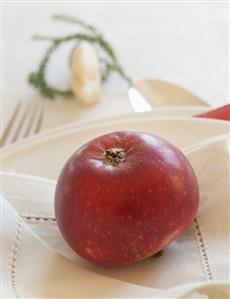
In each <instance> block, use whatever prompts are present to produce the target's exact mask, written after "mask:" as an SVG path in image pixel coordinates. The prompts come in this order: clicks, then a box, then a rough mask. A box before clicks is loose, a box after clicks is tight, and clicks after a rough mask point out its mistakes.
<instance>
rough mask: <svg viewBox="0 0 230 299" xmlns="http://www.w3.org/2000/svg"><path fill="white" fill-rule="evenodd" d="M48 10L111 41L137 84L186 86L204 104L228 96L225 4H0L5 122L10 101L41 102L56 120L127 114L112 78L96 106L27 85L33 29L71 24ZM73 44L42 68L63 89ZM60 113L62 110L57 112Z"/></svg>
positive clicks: (40, 46) (40, 47)
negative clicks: (162, 82) (159, 81)
mask: <svg viewBox="0 0 230 299" xmlns="http://www.w3.org/2000/svg"><path fill="white" fill-rule="evenodd" d="M53 14H65V15H70V16H76V17H78V18H80V19H82V20H84V21H86V22H88V23H90V24H93V25H95V26H96V27H97V28H98V29H99V30H100V31H101V32H102V33H103V34H104V36H105V37H106V38H107V39H108V40H109V41H110V43H111V44H112V45H113V48H114V49H115V52H116V54H117V56H118V58H119V61H120V63H121V65H122V66H123V68H124V69H125V71H126V73H127V74H128V75H129V76H130V77H131V78H132V80H133V81H137V80H140V79H144V78H154V79H162V80H167V81H169V82H171V83H176V84H178V85H180V86H183V87H184V88H186V89H188V90H190V91H192V92H193V93H194V94H196V95H198V96H199V97H201V98H202V99H204V100H205V101H207V102H208V103H209V104H210V105H211V106H217V105H221V104H224V103H226V102H227V101H228V87H229V86H228V80H229V78H228V73H229V70H228V65H229V63H228V53H229V49H228V34H229V32H228V3H227V2H194V3H190V2H187V3H186V2H184V3H181V2H172V3H168V2H167V3H160V2H152V3H141V2H140V3H132V2H130V3H126V2H125V1H124V2H123V3H114V2H113V3H109V2H107V3H105V2H100V1H97V2H95V3H92V2H91V3H83V2H76V3H68V2H66V3H65V2H63V3H59V2H57V3H54V2H53V3H52V2H48V3H45V2H34V3H33V2H22V3H17V2H14V3H7V2H5V3H3V13H2V18H3V19H2V30H3V61H2V62H3V103H4V105H3V112H4V122H5V121H7V115H9V113H10V111H11V109H13V108H12V107H13V106H14V105H15V102H16V101H19V100H20V101H21V100H23V101H24V100H29V101H42V102H43V103H44V104H45V105H46V106H47V107H46V108H47V111H48V112H47V113H48V115H49V117H48V118H46V120H45V121H46V124H44V125H45V126H46V127H47V128H48V127H52V126H54V125H55V124H56V123H57V122H60V123H61V122H67V121H68V120H73V119H74V120H76V121H85V120H91V119H96V118H100V117H104V116H109V115H116V114H119V113H125V112H131V111H132V108H131V107H130V104H129V102H128V100H127V90H128V87H127V85H126V84H125V83H124V81H122V80H121V79H120V78H119V77H118V76H117V75H115V74H114V75H112V76H111V77H110V79H109V81H108V82H107V83H106V84H104V85H103V96H102V101H101V103H100V104H98V105H95V106H94V107H88V108H85V107H82V106H80V105H78V104H77V103H76V102H74V101H68V100H63V99H61V98H59V99H57V100H55V101H49V100H44V99H43V97H42V96H40V95H39V93H37V92H36V91H35V90H33V89H32V88H31V87H30V86H29V85H28V83H27V77H28V74H29V73H30V72H31V71H34V70H36V69H37V67H38V64H39V62H40V60H41V58H42V56H43V54H44V51H45V50H46V49H47V47H48V45H49V43H47V42H44V41H33V40H32V39H31V38H32V36H33V35H35V34H42V35H47V36H61V35H68V34H71V33H74V32H76V31H79V28H78V27H77V26H75V25H74V24H68V23H62V22H57V21H54V20H52V19H51V16H52V15H53ZM71 47H73V43H69V44H66V45H64V46H63V47H62V48H61V49H60V50H58V51H57V53H55V55H54V57H53V58H52V60H51V62H50V64H49V69H48V72H47V79H48V80H49V82H50V83H51V84H53V85H54V86H58V87H60V88H64V87H68V84H69V83H68V82H69V74H70V68H69V53H70V50H71ZM63 111H65V113H63Z"/></svg>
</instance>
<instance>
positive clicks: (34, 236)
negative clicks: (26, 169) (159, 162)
mask: <svg viewBox="0 0 230 299" xmlns="http://www.w3.org/2000/svg"><path fill="white" fill-rule="evenodd" d="M184 152H185V154H186V156H187V157H188V159H189V160H190V161H191V163H192V165H193V167H194V170H195V172H196V175H197V178H198V182H199V188H200V195H201V200H200V207H199V211H198V214H197V218H196V220H195V221H194V223H193V225H191V227H190V228H189V229H188V230H187V232H186V233H185V234H184V235H183V236H181V237H180V238H178V239H177V240H176V241H174V242H173V243H172V244H170V245H169V246H168V248H167V249H166V250H165V253H164V255H163V256H162V257H159V258H154V257H152V258H149V259H147V260H145V261H143V262H140V263H137V264H135V265H131V266H127V267H121V268H116V269H114V268H105V267H99V266H95V265H93V264H90V263H88V262H87V261H84V260H83V259H81V258H80V257H78V256H76V255H75V254H74V253H73V252H72V251H71V249H70V248H69V247H68V246H67V245H66V243H65V242H64V241H63V239H62V237H61V236H60V233H59V231H58V229H57V226H56V223H55V219H54V212H53V195H54V189H55V182H54V181H51V180H48V179H43V178H39V177H32V176H25V175H20V174H15V173H2V182H3V197H2V199H1V202H2V207H3V209H2V211H3V213H2V216H3V219H2V220H3V221H2V229H1V239H2V247H3V251H2V255H1V258H2V261H1V262H2V266H3V267H2V270H3V271H2V277H1V279H2V285H3V298H187V299H188V298H189V299H191V298H197V299H198V298H203V299H207V298H218V299H221V298H229V296H230V294H229V285H228V284H227V283H224V281H228V280H229V266H230V265H229V236H230V235H229V219H228V218H229V136H228V135H224V136H218V137H215V138H212V139H208V140H204V141H203V142H201V143H199V144H195V145H193V146H192V147H190V148H187V149H185V150H184Z"/></svg>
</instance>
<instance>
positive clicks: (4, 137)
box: [0, 102, 22, 147]
mask: <svg viewBox="0 0 230 299" xmlns="http://www.w3.org/2000/svg"><path fill="white" fill-rule="evenodd" d="M21 105H22V103H21V102H19V103H18V104H17V106H16V108H15V110H14V112H13V114H12V116H11V118H10V119H9V121H8V123H7V125H6V128H5V130H4V132H3V134H2V138H1V139H0V147H2V146H4V145H5V144H6V141H7V139H8V136H9V134H10V131H11V129H12V126H13V124H14V121H15V119H16V117H17V115H18V112H19V110H20V108H21Z"/></svg>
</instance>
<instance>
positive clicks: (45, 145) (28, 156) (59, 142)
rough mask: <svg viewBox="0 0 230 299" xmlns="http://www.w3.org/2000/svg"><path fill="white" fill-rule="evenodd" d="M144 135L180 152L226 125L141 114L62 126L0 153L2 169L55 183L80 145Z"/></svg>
mask: <svg viewBox="0 0 230 299" xmlns="http://www.w3.org/2000/svg"><path fill="white" fill-rule="evenodd" d="M124 129H130V130H136V131H145V132H149V133H152V134H155V135H158V136H161V137H163V138H165V139H167V140H169V141H170V142H172V143H173V144H175V145H176V146H178V147H179V148H181V149H183V148H185V147H187V146H190V145H192V144H194V143H196V142H199V141H201V140H203V139H206V138H209V137H213V136H217V135H221V134H226V133H228V131H229V125H228V122H225V121H217V120H210V119H193V118H188V117H187V118H186V117H180V118H178V117H176V118H175V117H156V118H153V117H152V116H151V115H149V116H148V114H145V115H144V117H143V116H141V115H140V116H138V117H136V118H130V119H127V120H121V119H118V120H111V121H110V122H109V121H108V122H107V123H106V122H105V123H98V124H96V123H94V124H93V125H92V124H91V125H88V126H83V127H76V124H75V125H70V126H65V127H64V128H62V129H58V130H56V131H53V132H52V134H51V133H43V134H40V135H39V136H37V137H32V138H28V139H27V141H25V142H23V143H21V144H18V145H14V146H12V147H8V149H5V150H4V151H3V155H2V156H3V169H4V170H13V171H16V172H21V173H26V174H32V175H38V176H43V177H48V178H52V179H56V178H57V176H58V174H59V172H60V170H61V168H62V166H63V164H64V163H65V161H66V160H67V159H68V157H69V156H70V155H71V154H72V153H73V152H74V151H75V150H76V149H78V148H79V147H80V146H81V145H82V144H84V143H85V142H87V141H89V140H90V139H93V138H95V137H97V136H99V135H102V134H105V133H108V132H112V131H117V130H124Z"/></svg>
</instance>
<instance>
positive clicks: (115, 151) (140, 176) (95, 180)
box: [55, 131, 199, 265]
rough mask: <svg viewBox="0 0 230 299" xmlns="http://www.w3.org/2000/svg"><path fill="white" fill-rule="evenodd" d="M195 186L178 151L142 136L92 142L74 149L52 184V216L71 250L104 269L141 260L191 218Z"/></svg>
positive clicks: (195, 203)
mask: <svg viewBox="0 0 230 299" xmlns="http://www.w3.org/2000/svg"><path fill="white" fill-rule="evenodd" d="M198 202H199V192H198V184H197V180H196V177H195V174H194V172H193V169H192V167H191V165H190V163H189V161H188V160H187V159H186V157H185V156H184V155H183V153H182V152H181V151H180V150H179V149H178V148H176V147H175V146H173V145H172V144H170V143H169V142H167V141H165V140H163V139H161V138H159V137H156V136H153V135H150V134H147V133H141V132H132V131H120V132H113V133H110V134H107V135H103V136H101V137H98V138H96V139H94V140H92V141H90V142H88V143H87V144H85V145H83V146H82V147H81V148H80V149H79V150H77V151H76V152H75V153H74V154H73V155H72V156H71V157H70V159H69V160H68V161H67V162H66V164H65V166H64V168H63V170H62V172H61V174H60V177H59V179H58V183H57V187H56V194H55V213H56V219H57V224H58V226H59V229H60V231H61V233H62V235H63V236H64V238H65V240H66V241H67V242H68V244H69V245H70V247H71V248H72V249H73V250H74V251H75V252H76V253H78V254H79V255H80V256H82V257H84V258H85V259H87V260H89V261H92V262H95V263H98V264H102V265H124V264H130V263H134V262H137V261H140V260H143V259H145V258H147V257H149V256H152V255H154V254H155V253H157V252H159V251H160V250H161V249H163V248H165V247H166V246H167V245H168V244H169V243H170V242H172V241H173V240H175V239H176V238H177V237H178V236H179V235H181V234H182V233H183V232H184V231H185V230H186V229H187V228H188V226H189V225H190V224H191V222H192V221H193V219H194V217H195V215H196V211H197V208H198Z"/></svg>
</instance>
